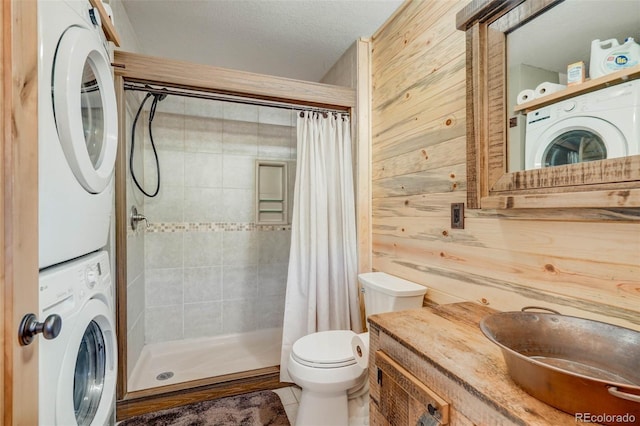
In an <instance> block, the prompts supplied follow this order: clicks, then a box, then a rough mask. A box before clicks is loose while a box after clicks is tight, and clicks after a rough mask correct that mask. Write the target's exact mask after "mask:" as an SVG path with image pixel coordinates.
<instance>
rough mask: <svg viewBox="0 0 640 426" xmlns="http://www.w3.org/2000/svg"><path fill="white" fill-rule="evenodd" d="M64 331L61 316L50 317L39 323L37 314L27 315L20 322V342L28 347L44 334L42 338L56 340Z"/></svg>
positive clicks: (53, 315)
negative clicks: (37, 336) (38, 336)
mask: <svg viewBox="0 0 640 426" xmlns="http://www.w3.org/2000/svg"><path fill="white" fill-rule="evenodd" d="M60 330H62V318H60V315H57V314H52V315H49V316H48V317H47V318H46V319H45V320H44V322H38V319H37V318H36V316H35V314H27V315H25V316H24V317H23V318H22V321H20V327H18V340H19V341H20V345H22V346H27V345H29V344H31V342H33V338H34V337H35V336H36V335H37V334H38V333H42V336H43V337H44V338H45V339H47V340H51V339H55V338H56V337H58V334H60Z"/></svg>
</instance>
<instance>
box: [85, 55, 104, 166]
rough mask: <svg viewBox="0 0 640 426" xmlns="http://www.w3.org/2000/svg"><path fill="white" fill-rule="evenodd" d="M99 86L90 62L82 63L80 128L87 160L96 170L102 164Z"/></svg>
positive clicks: (102, 119) (102, 126)
mask: <svg viewBox="0 0 640 426" xmlns="http://www.w3.org/2000/svg"><path fill="white" fill-rule="evenodd" d="M102 105H103V101H102V97H101V94H100V85H99V84H98V81H97V79H96V76H95V73H94V71H93V64H92V63H91V61H90V60H87V61H86V62H85V63H84V70H83V71H82V86H81V87H80V109H81V112H82V128H83V130H84V139H85V142H86V144H87V151H88V152H89V159H90V160H91V164H93V167H94V168H95V169H97V168H98V167H100V164H101V163H102V153H103V149H102V144H103V141H104V114H103V111H102Z"/></svg>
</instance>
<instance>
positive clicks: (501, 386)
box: [369, 302, 579, 426]
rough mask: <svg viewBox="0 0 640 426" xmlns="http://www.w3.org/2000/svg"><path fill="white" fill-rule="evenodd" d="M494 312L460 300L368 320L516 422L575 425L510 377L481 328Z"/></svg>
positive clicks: (499, 356)
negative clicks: (487, 317) (482, 322)
mask: <svg viewBox="0 0 640 426" xmlns="http://www.w3.org/2000/svg"><path fill="white" fill-rule="evenodd" d="M495 312H497V311H496V310H494V309H491V308H488V307H485V306H481V305H478V304H476V303H472V302H464V303H453V304H447V305H439V306H436V307H423V308H421V309H414V310H409V311H402V312H390V313H385V314H378V315H372V316H370V317H369V322H370V323H371V327H370V328H374V329H375V328H377V329H379V330H380V331H381V332H384V334H386V335H388V336H389V337H391V338H393V339H394V340H397V341H398V342H399V343H400V345H402V346H403V347H405V348H407V349H408V350H409V351H412V352H413V353H415V354H416V355H418V356H419V358H420V359H422V360H424V361H425V362H426V363H428V364H431V365H432V366H433V367H435V368H436V369H437V370H439V371H441V372H442V373H443V374H445V375H446V376H448V377H449V378H451V379H452V380H453V381H454V382H456V383H459V384H460V385H461V387H462V388H464V389H465V390H466V391H468V392H470V393H472V394H474V395H475V396H476V397H478V398H479V399H481V400H483V401H485V403H486V404H487V405H489V406H491V407H492V408H493V409H495V410H497V411H499V412H500V413H502V414H503V415H504V416H505V417H507V418H509V419H511V420H512V421H513V423H514V424H526V425H554V426H557V425H565V424H566V425H575V424H576V421H575V418H574V416H573V415H570V414H566V413H563V412H562V411H559V410H557V409H555V408H553V407H551V406H550V405H547V404H545V403H544V402H541V401H539V400H537V399H536V398H534V397H532V396H530V395H529V394H527V393H526V392H524V391H523V390H522V389H520V388H519V387H518V386H517V385H516V384H515V383H514V382H513V381H512V380H511V378H510V377H509V373H508V372H507V366H506V364H505V362H504V358H503V357H502V352H501V351H500V348H499V347H498V346H497V345H495V344H494V343H492V342H491V341H490V340H489V339H487V338H486V337H485V336H484V334H482V331H480V325H479V324H480V320H481V319H482V318H483V317H484V316H486V315H489V314H492V313H495ZM405 368H408V369H409V370H411V368H409V367H408V366H405ZM414 368H415V367H414ZM414 374H415V373H414ZM436 391H437V390H436ZM576 397H577V398H579V396H576ZM445 398H446V397H445ZM451 403H452V404H453V406H454V407H455V401H451Z"/></svg>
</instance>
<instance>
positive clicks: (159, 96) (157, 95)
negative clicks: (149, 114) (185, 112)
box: [153, 89, 168, 102]
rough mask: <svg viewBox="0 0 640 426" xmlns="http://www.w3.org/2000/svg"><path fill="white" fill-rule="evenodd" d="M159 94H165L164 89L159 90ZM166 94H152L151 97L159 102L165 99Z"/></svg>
mask: <svg viewBox="0 0 640 426" xmlns="http://www.w3.org/2000/svg"><path fill="white" fill-rule="evenodd" d="M160 91H161V92H163V91H164V92H166V89H160ZM167 95H168V93H154V94H153V96H155V97H156V99H158V102H159V101H164V100H165V99H166V98H167Z"/></svg>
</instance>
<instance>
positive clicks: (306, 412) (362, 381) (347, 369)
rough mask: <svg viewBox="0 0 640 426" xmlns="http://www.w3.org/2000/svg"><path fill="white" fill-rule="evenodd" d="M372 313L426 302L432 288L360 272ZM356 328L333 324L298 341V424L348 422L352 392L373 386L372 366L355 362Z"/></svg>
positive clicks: (341, 425)
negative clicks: (370, 379)
mask: <svg viewBox="0 0 640 426" xmlns="http://www.w3.org/2000/svg"><path fill="white" fill-rule="evenodd" d="M358 281H359V282H360V285H361V286H362V288H363V292H364V302H365V310H366V314H367V315H372V314H378V313H383V312H393V311H402V310H405V309H415V308H420V307H421V306H422V300H423V297H424V294H425V293H426V292H427V288H426V287H424V286H421V285H419V284H416V283H413V282H411V281H407V280H404V279H402V278H398V277H395V276H393V275H389V274H386V273H384V272H368V273H364V274H360V275H358ZM354 336H356V333H354V332H353V331H350V330H332V331H321V332H318V333H312V334H309V335H307V336H304V337H301V338H300V339H298V340H296V342H295V343H294V344H293V347H292V350H291V355H290V356H289V364H288V371H289V375H290V376H291V378H292V379H293V381H294V383H295V384H297V385H298V386H300V387H301V388H302V394H301V398H300V405H299V406H298V414H297V415H296V426H312V425H322V426H345V425H348V424H349V410H348V401H349V398H352V397H356V396H362V395H363V393H366V392H367V391H368V381H367V380H368V374H367V369H366V368H362V367H361V366H360V365H358V363H357V362H356V359H355V357H354V354H353V349H352V347H351V340H352V339H353V337H354Z"/></svg>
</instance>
